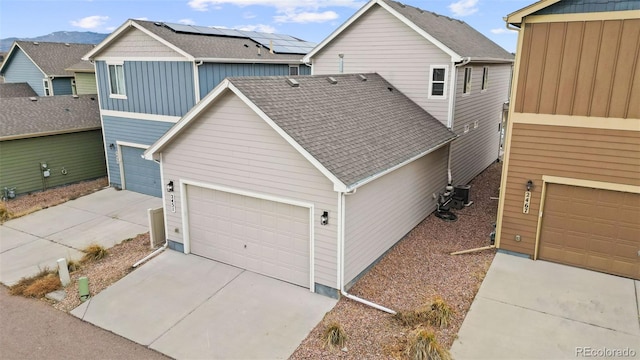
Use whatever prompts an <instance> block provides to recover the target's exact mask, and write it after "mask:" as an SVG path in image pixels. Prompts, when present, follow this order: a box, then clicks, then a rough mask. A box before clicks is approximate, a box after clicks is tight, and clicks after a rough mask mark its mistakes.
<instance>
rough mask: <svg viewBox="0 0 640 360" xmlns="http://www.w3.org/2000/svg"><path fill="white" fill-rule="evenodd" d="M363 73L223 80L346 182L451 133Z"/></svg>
mask: <svg viewBox="0 0 640 360" xmlns="http://www.w3.org/2000/svg"><path fill="white" fill-rule="evenodd" d="M362 76H364V77H366V81H363V80H362V78H361V75H358V74H349V75H333V76H332V78H334V79H335V80H336V81H337V83H335V84H332V83H330V81H329V79H328V77H327V76H300V77H295V78H294V79H295V80H296V81H297V82H298V83H299V86H298V87H292V86H291V85H289V84H288V83H287V78H286V77H250V78H230V79H229V81H230V82H231V83H232V84H233V85H235V86H236V87H237V88H238V89H239V90H240V91H241V92H242V93H243V94H244V95H245V96H247V97H248V98H249V99H250V100H251V101H252V102H253V103H254V104H256V105H257V106H258V107H259V108H260V109H261V110H262V111H263V112H264V113H265V114H267V116H269V118H271V119H272V120H273V121H274V122H275V123H276V124H277V125H278V126H279V127H280V128H282V129H283V130H284V131H285V132H286V133H287V134H288V135H289V136H291V137H292V138H293V139H294V140H295V141H296V142H297V143H298V144H300V145H301V146H302V147H303V148H304V149H305V150H307V151H308V152H309V153H310V154H311V155H312V156H313V157H314V158H316V159H317V160H318V161H319V162H320V163H321V164H322V165H323V166H324V167H325V168H327V170H329V171H330V172H331V173H332V174H334V175H335V176H336V177H337V178H338V179H339V180H340V181H342V182H343V183H344V184H345V185H347V186H351V185H354V184H357V183H358V182H360V181H362V180H365V179H366V178H368V177H370V176H373V175H376V174H379V173H381V172H382V171H385V170H387V169H390V168H392V167H394V166H396V165H398V164H401V163H403V162H404V161H406V160H409V159H411V158H413V157H415V156H417V155H419V154H422V153H424V152H426V151H428V150H431V149H434V148H436V147H438V146H440V145H442V144H443V143H446V142H448V141H451V140H453V139H455V137H456V135H455V134H454V133H453V132H451V131H450V130H448V129H447V128H446V127H445V126H444V125H443V124H442V123H440V122H439V121H438V120H437V119H435V118H434V117H433V116H431V114H429V113H428V112H426V111H425V110H424V109H422V108H421V107H420V106H418V105H417V104H416V103H414V102H413V101H412V100H410V99H409V98H407V97H406V96H405V95H404V94H402V93H401V92H400V91H398V90H397V89H395V88H394V87H393V86H392V85H391V84H390V83H388V82H387V81H386V80H385V79H384V78H382V77H381V76H380V75H378V74H363V75H362Z"/></svg>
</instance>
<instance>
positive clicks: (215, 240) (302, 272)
mask: <svg viewBox="0 0 640 360" xmlns="http://www.w3.org/2000/svg"><path fill="white" fill-rule="evenodd" d="M187 197H188V199H187V204H188V206H187V207H188V211H189V214H190V216H189V222H190V224H189V227H190V229H192V231H190V241H191V251H192V252H193V253H194V254H198V255H202V256H204V257H208V258H211V259H214V260H218V261H221V262H225V263H228V264H231V265H234V266H238V267H241V268H244V269H247V270H250V271H254V272H257V273H260V274H264V275H268V276H272V277H275V278H278V279H281V280H284V281H288V282H291V283H294V284H298V285H301V286H305V287H306V286H308V285H309V267H310V259H309V241H310V230H309V211H310V210H309V209H308V208H304V207H299V206H294V205H289V204H284V203H278V202H274V201H269V200H264V199H259V198H255V197H249V196H244V195H238V194H232V193H227V192H223V191H217V190H210V189H204V190H203V188H199V187H195V186H191V185H189V186H188V187H187ZM194 213H197V214H194ZM203 224H205V225H204V226H203Z"/></svg>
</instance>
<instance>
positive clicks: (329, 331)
mask: <svg viewBox="0 0 640 360" xmlns="http://www.w3.org/2000/svg"><path fill="white" fill-rule="evenodd" d="M323 339H324V344H325V346H327V347H329V348H331V349H333V348H335V347H338V348H342V347H344V344H345V342H346V341H347V334H346V333H345V332H344V329H343V328H342V326H341V325H340V324H338V323H337V322H332V323H331V324H329V326H328V327H327V328H326V329H325V330H324V337H323Z"/></svg>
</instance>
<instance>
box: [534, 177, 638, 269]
mask: <svg viewBox="0 0 640 360" xmlns="http://www.w3.org/2000/svg"><path fill="white" fill-rule="evenodd" d="M546 194H547V195H546V199H545V209H544V218H543V219H542V227H541V231H540V244H539V257H540V258H541V259H544V260H550V261H555V262H560V263H564V264H569V265H574V266H579V267H584V268H587V269H592V270H597V271H602V272H606V273H611V274H615V275H622V276H626V277H631V278H635V279H640V257H639V256H638V251H639V250H640V194H633V193H623V192H616V191H611V190H601V189H592V188H584V187H576V186H569V185H559V184H548V185H547V192H546ZM561 210H562V211H561Z"/></svg>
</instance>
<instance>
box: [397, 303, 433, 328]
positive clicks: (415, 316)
mask: <svg viewBox="0 0 640 360" xmlns="http://www.w3.org/2000/svg"><path fill="white" fill-rule="evenodd" d="M430 312H431V308H430V307H427V306H421V307H420V308H418V309H414V310H406V311H398V312H397V313H396V314H395V315H394V316H393V317H394V318H395V319H396V320H398V321H400V323H401V324H402V325H404V326H416V325H420V324H426V323H427V322H428V321H429V313H430Z"/></svg>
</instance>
